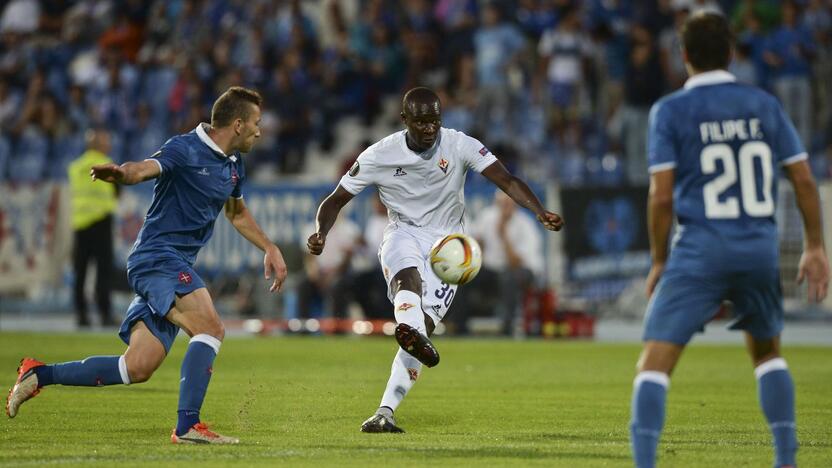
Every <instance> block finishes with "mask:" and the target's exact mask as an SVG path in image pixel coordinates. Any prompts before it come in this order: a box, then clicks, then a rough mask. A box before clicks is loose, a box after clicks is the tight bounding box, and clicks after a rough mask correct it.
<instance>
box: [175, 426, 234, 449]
mask: <svg viewBox="0 0 832 468" xmlns="http://www.w3.org/2000/svg"><path fill="white" fill-rule="evenodd" d="M170 441H171V442H173V443H174V444H217V445H233V444H239V443H240V439H237V438H234V437H226V436H224V435H220V434H217V433H216V432H213V431H211V430H209V429H208V426H207V425H206V424H205V423H201V422H200V423H196V424H194V425H193V426H192V427H191V428H190V429H188V432H186V433H184V434H182V435H181V436H178V435H176V428H174V429H173V433H171V435H170Z"/></svg>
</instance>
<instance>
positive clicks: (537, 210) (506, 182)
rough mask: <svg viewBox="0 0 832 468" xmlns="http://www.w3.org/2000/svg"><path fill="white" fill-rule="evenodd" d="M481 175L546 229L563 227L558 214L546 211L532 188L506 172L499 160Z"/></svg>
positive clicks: (555, 229) (556, 229)
mask: <svg viewBox="0 0 832 468" xmlns="http://www.w3.org/2000/svg"><path fill="white" fill-rule="evenodd" d="M482 175H483V176H485V178H486V179H488V180H490V181H491V182H493V183H494V185H496V186H497V187H499V188H500V190H502V191H503V192H505V193H506V195H508V196H509V197H511V199H512V200H514V202H515V203H517V204H518V205H520V206H522V207H523V208H526V209H527V210H529V211H531V212H532V213H534V214H535V216H536V217H537V220H538V221H540V224H542V225H543V227H545V228H546V229H548V230H550V231H560V228H562V227H563V219H561V217H560V215H558V214H556V213H552V212H551V211H546V208H544V207H543V204H542V203H540V200H539V199H538V198H537V195H535V194H534V192H532V189H530V188H529V186H528V185H527V184H526V183H525V182H523V181H522V180H520V179H519V178H517V177H515V176H513V175H512V174H511V173H510V172H508V170H507V169H506V167H505V166H503V163H501V162H500V161H496V162H495V163H494V164H492V165H490V166H488V167H486V168H485V169H484V170H483V171H482Z"/></svg>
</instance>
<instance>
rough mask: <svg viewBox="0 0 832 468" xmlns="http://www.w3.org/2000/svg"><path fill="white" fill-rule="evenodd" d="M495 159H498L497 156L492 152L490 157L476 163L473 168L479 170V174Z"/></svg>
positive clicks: (495, 160)
mask: <svg viewBox="0 0 832 468" xmlns="http://www.w3.org/2000/svg"><path fill="white" fill-rule="evenodd" d="M497 161H498V159H497V157H496V156H494V155H493V154H492V155H491V158H489V159H487V160H485V161H483V162H482V163H480V164H477V165H476V167H474V168H473V169H474V170H475V171H477V172H479V173H480V174H482V171H484V170H486V169H488V168H489V167H491V165H492V164H494V163H495V162H497Z"/></svg>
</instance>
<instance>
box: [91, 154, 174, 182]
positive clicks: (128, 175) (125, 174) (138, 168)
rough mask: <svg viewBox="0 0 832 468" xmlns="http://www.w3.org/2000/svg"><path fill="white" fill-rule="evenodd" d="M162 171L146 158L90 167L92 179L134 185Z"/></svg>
mask: <svg viewBox="0 0 832 468" xmlns="http://www.w3.org/2000/svg"><path fill="white" fill-rule="evenodd" d="M161 173H162V170H161V168H160V167H159V164H158V163H157V162H155V161H153V160H150V159H146V160H144V161H141V162H126V163H124V164H122V165H118V164H113V163H110V164H100V165H98V166H93V167H92V168H91V169H90V176H92V180H103V181H104V182H110V183H111V184H121V185H134V184H138V183H140V182H144V181H146V180H150V179H155V178H156V177H159V174H161Z"/></svg>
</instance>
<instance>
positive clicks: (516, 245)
mask: <svg viewBox="0 0 832 468" xmlns="http://www.w3.org/2000/svg"><path fill="white" fill-rule="evenodd" d="M471 234H472V235H473V236H474V237H476V238H477V239H478V240H479V241H480V245H481V247H482V249H483V252H482V253H483V255H482V257H483V265H482V271H480V273H479V275H480V276H483V280H482V281H481V283H479V284H481V285H484V286H485V285H489V284H491V283H495V282H496V284H497V285H498V288H499V294H498V296H497V297H499V302H498V304H497V308H496V315H497V317H498V318H500V319H501V321H502V328H501V330H502V333H503V334H504V335H511V334H512V333H513V331H514V326H515V323H516V321H517V320H520V318H521V315H520V314H521V313H522V311H521V308H522V305H523V298H524V297H525V294H526V292H527V291H528V290H529V289H533V288H534V287H535V284H536V283H537V282H538V281H540V280H541V279H542V278H543V271H544V270H543V259H544V255H543V236H542V234H541V233H540V229H539V227H538V226H537V223H536V222H535V221H534V219H532V218H531V216H529V215H528V214H527V213H526V212H524V211H522V210H520V209H518V207H517V204H516V203H514V201H513V200H512V199H511V198H509V197H508V195H506V194H505V193H503V192H502V191H501V190H497V191H496V192H495V194H494V203H493V204H492V205H490V206H488V207H486V208H485V209H483V210H482V211H481V212H480V213H479V214H478V216H477V218H476V220H475V221H474V224H473V227H472V229H471ZM494 278H496V280H494ZM473 284H474V283H472V285H473ZM472 293H473V294H477V292H476V291H474V292H472ZM455 313H464V312H463V311H460V310H459V309H456V310H455Z"/></svg>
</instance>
